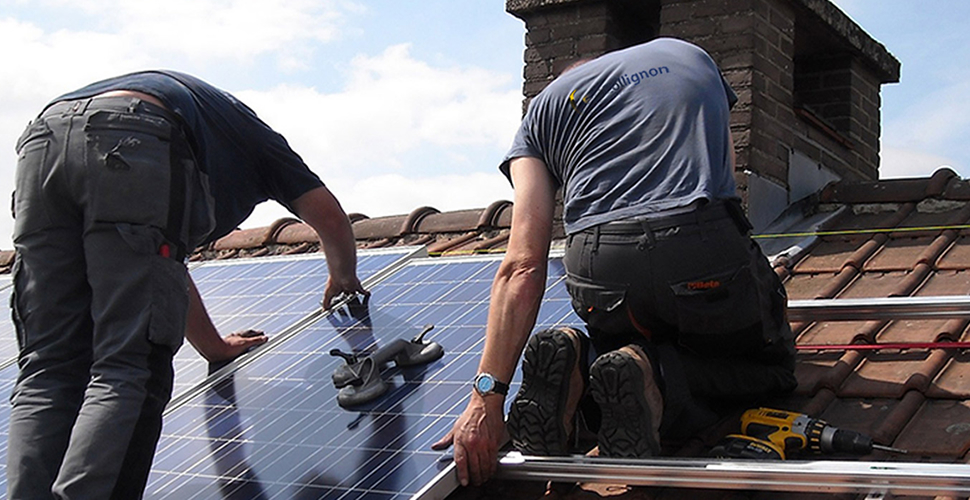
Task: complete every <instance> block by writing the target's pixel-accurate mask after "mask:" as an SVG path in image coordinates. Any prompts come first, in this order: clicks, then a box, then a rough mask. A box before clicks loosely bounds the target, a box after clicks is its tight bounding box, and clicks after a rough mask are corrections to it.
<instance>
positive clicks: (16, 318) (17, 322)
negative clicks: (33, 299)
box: [10, 253, 27, 352]
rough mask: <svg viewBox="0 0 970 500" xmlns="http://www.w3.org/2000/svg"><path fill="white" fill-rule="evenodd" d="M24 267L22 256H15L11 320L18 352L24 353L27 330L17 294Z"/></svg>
mask: <svg viewBox="0 0 970 500" xmlns="http://www.w3.org/2000/svg"><path fill="white" fill-rule="evenodd" d="M22 267H23V265H22V264H21V263H20V254H19V253H18V254H16V255H14V260H13V269H11V274H12V275H13V286H12V287H11V288H10V290H11V291H10V318H11V320H12V321H13V326H14V329H15V330H16V334H17V348H18V352H23V351H24V346H25V345H27V336H26V330H25V329H24V321H23V316H21V314H20V304H18V299H19V297H20V295H19V294H18V293H17V285H18V283H19V282H20V280H22V279H23V278H22V277H21V276H20V273H21V272H22V271H21V269H22Z"/></svg>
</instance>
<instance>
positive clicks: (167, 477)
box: [145, 256, 578, 499]
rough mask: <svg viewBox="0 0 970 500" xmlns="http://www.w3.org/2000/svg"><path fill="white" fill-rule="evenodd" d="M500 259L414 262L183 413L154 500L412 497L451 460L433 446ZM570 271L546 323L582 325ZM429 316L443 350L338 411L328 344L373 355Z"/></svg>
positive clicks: (157, 471) (168, 425) (164, 447)
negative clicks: (377, 394) (569, 291)
mask: <svg viewBox="0 0 970 500" xmlns="http://www.w3.org/2000/svg"><path fill="white" fill-rule="evenodd" d="M499 262H500V258H499V257H495V256H490V257H476V258H463V259H453V258H448V259H419V260H413V261H411V262H408V264H407V265H406V266H404V267H402V268H401V269H399V270H398V271H396V272H394V273H392V274H390V275H389V276H387V277H386V278H384V279H382V280H381V281H380V282H379V283H377V284H375V285H373V286H372V287H371V290H372V296H371V298H370V300H369V302H368V303H367V304H366V307H365V305H363V304H361V305H356V306H354V307H344V308H341V309H339V310H338V311H335V312H334V313H333V314H330V315H327V316H325V317H323V318H321V319H320V320H318V321H316V322H314V323H313V324H311V325H309V326H308V327H307V328H306V329H304V330H302V331H300V332H299V333H297V334H295V335H293V336H292V337H290V338H289V339H287V340H286V341H285V342H282V343H279V344H277V345H275V346H273V347H272V348H271V349H267V350H264V351H263V352H261V353H259V354H257V355H255V356H253V357H252V358H251V360H250V362H249V363H247V364H243V365H241V366H239V367H238V369H236V370H235V371H234V372H232V373H229V374H227V375H225V376H224V378H221V379H219V380H218V381H214V382H215V383H214V384H212V385H210V386H209V387H207V388H206V389H205V390H204V391H202V392H200V393H197V394H195V396H194V397H192V398H191V399H188V400H186V401H184V402H183V404H181V405H179V406H178V407H176V408H173V409H172V410H171V411H170V412H169V413H168V414H167V415H166V418H165V427H164V429H163V435H162V439H161V441H160V442H159V446H158V452H157V454H156V459H155V463H154V466H153V469H152V474H151V477H150V480H149V484H148V487H147V489H146V493H145V497H146V498H149V499H175V498H228V499H234V498H238V499H242V498H246V499H251V498H295V499H309V498H346V499H361V498H366V499H403V498H411V497H412V496H414V495H416V494H419V492H421V491H427V489H428V487H429V485H433V484H434V483H436V482H441V481H446V479H445V478H446V477H447V475H448V473H447V472H443V471H446V469H448V468H449V463H448V462H447V461H443V460H441V458H442V454H441V453H438V452H433V451H431V450H430V446H431V443H433V442H435V441H436V440H437V439H439V438H440V437H441V436H443V435H444V434H445V433H446V432H447V430H448V429H450V427H451V426H452V424H453V422H454V419H455V418H457V417H458V415H459V413H460V412H461V411H462V410H463V409H464V401H465V400H466V398H467V397H468V395H469V391H470V381H471V379H472V378H473V377H474V374H475V371H476V369H477V364H478V358H479V356H480V354H481V349H482V345H483V340H484V337H483V333H484V329H485V322H486V317H487V312H488V311H487V310H488V299H489V290H490V287H491V283H492V279H493V277H494V274H495V271H496V269H497V267H498V265H499ZM563 274H564V273H563V269H562V264H561V263H560V261H559V260H558V259H553V260H551V261H550V271H549V275H548V283H547V292H546V297H545V300H544V301H543V305H542V308H541V310H540V313H539V319H538V325H537V327H538V328H543V327H547V326H552V325H556V324H573V325H576V326H578V325H577V323H576V322H577V319H576V318H575V316H574V315H573V313H572V310H571V307H570V305H569V300H568V297H567V295H566V293H565V287H563V286H562V285H561V283H560V282H561V281H562V279H563ZM428 324H431V325H434V329H433V330H431V332H430V333H428V335H427V337H426V340H433V341H435V342H438V343H440V344H441V345H442V346H444V349H445V355H444V357H443V358H441V359H439V360H437V361H434V362H432V363H430V364H428V365H423V366H417V367H409V368H399V367H396V366H394V365H393V364H391V365H389V367H388V368H387V369H386V370H385V372H384V378H385V380H386V381H387V382H388V383H389V384H390V385H391V388H390V389H389V390H388V392H387V393H386V394H385V395H384V396H383V397H381V398H380V399H378V400H376V401H373V402H371V403H367V404H365V405H362V406H360V407H359V408H353V409H351V410H345V409H342V408H340V407H339V406H338V405H337V401H336V395H337V389H336V388H335V387H334V386H333V383H332V380H331V374H332V373H333V372H334V370H335V369H336V368H337V367H338V366H340V365H341V364H343V362H344V361H343V360H342V359H340V358H337V357H334V356H331V355H330V354H329V351H330V350H331V349H334V348H339V349H341V350H343V351H347V352H357V353H367V352H372V351H373V350H374V349H376V348H378V347H379V346H382V345H387V344H388V343H391V342H392V341H394V340H396V339H399V338H406V339H410V338H411V337H413V336H415V335H417V334H418V333H420V331H421V330H422V329H423V328H424V326H425V325H428ZM519 376H520V375H516V378H515V379H514V380H513V381H512V384H511V385H512V386H513V391H514V390H515V389H516V388H517V386H518V385H519V383H520V381H519ZM449 491H450V490H449Z"/></svg>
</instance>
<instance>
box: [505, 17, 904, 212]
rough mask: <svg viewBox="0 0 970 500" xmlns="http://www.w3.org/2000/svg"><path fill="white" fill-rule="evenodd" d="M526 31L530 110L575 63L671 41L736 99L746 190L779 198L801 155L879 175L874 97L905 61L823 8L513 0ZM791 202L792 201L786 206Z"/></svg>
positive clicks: (735, 128)
mask: <svg viewBox="0 0 970 500" xmlns="http://www.w3.org/2000/svg"><path fill="white" fill-rule="evenodd" d="M506 9H507V10H508V12H510V13H511V14H513V15H515V16H516V17H518V18H520V19H522V20H523V21H524V22H525V25H526V31H527V34H526V48H525V70H524V79H525V82H524V84H523V93H524V95H525V98H526V102H528V100H529V99H530V98H532V97H533V96H535V95H536V94H538V93H539V92H540V91H541V90H542V89H543V88H545V86H546V85H547V84H548V83H549V82H550V81H552V79H553V78H554V77H555V76H556V75H558V74H559V72H561V70H562V69H563V68H564V67H566V66H567V65H568V64H569V63H571V62H572V61H575V60H577V59H579V58H583V57H595V56H598V55H601V54H603V53H606V52H609V51H611V50H616V49H619V48H624V47H629V46H631V45H635V44H637V43H641V42H644V41H647V40H650V39H652V38H655V37H657V36H672V37H677V38H682V39H685V40H688V41H690V42H693V43H695V44H697V45H699V46H701V47H703V48H704V49H705V50H707V51H708V52H709V53H710V54H711V56H712V57H713V58H714V60H715V61H717V63H718V64H719V66H720V67H721V70H722V71H723V73H724V75H725V78H726V79H727V80H728V82H729V83H730V84H731V86H732V87H733V88H734V90H735V91H736V92H737V94H738V97H739V101H738V103H737V104H736V105H735V107H734V109H733V110H732V116H731V130H732V134H733V136H734V140H735V148H736V151H737V160H738V161H737V170H736V172H735V174H736V175H735V177H736V179H737V181H738V187H739V192H740V193H741V195H742V198H744V199H745V201H747V196H748V195H749V190H748V184H749V180H750V179H749V177H750V175H755V176H757V177H759V178H760V179H765V180H767V181H769V182H771V183H773V184H775V185H777V186H780V187H781V188H783V189H787V188H788V187H789V186H788V182H789V178H790V175H789V168H790V165H791V163H790V161H791V160H790V159H791V155H792V154H793V151H798V152H800V153H801V154H802V155H804V156H805V157H808V158H810V159H811V160H812V161H814V162H815V163H817V164H818V165H819V166H821V167H824V168H826V169H828V170H830V171H832V172H834V173H835V174H836V175H837V176H839V177H841V178H845V179H850V180H872V179H876V178H878V175H879V170H878V168H879V134H880V125H879V124H880V117H879V107H880V98H879V89H880V85H881V84H883V83H889V82H897V81H898V80H899V62H898V61H897V60H896V59H895V58H893V57H892V55H891V54H889V53H888V52H887V51H886V49H885V47H883V46H882V45H880V44H879V43H878V42H876V41H874V40H872V39H871V38H870V37H869V36H868V35H867V34H866V33H865V32H864V31H862V29H861V28H859V27H858V25H856V24H855V23H854V22H852V21H851V20H850V19H849V18H848V17H847V16H845V14H844V13H842V12H841V11H840V10H839V9H838V8H837V7H835V6H834V5H833V4H832V3H831V2H829V1H828V0H641V1H635V0H507V2H506ZM789 201H795V200H789Z"/></svg>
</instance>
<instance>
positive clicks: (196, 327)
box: [185, 276, 269, 362]
mask: <svg viewBox="0 0 970 500" xmlns="http://www.w3.org/2000/svg"><path fill="white" fill-rule="evenodd" d="M185 338H186V339H187V340H188V341H189V343H190V344H192V347H194V348H195V350H196V351H198V352H199V354H201V355H202V357H203V358H205V359H206V360H208V361H210V362H215V361H225V360H229V359H233V358H235V357H236V356H239V355H240V354H242V353H244V352H246V351H247V350H248V349H250V348H252V347H255V346H257V345H260V344H264V343H266V341H267V340H269V339H268V338H267V337H266V335H265V334H264V333H263V332H260V331H256V330H246V331H242V332H235V333H232V334H230V335H227V336H226V337H222V336H221V335H219V331H218V330H216V327H215V325H213V324H212V319H211V318H210V317H209V313H208V312H207V311H206V309H205V305H204V304H203V303H202V297H201V296H200V295H199V290H198V288H196V286H195V282H194V281H192V277H191V276H190V277H189V311H188V317H187V320H186V323H185Z"/></svg>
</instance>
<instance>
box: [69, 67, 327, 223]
mask: <svg viewBox="0 0 970 500" xmlns="http://www.w3.org/2000/svg"><path fill="white" fill-rule="evenodd" d="M110 90H133V91H138V92H143V93H145V94H149V95H152V96H155V97H157V98H158V99H159V100H160V101H162V103H164V104H165V107H167V108H168V109H169V110H170V111H172V112H174V113H175V114H176V115H178V116H179V117H180V118H181V119H182V121H183V124H182V125H183V127H184V130H185V132H186V134H187V135H188V139H189V141H190V142H191V143H192V148H193V152H194V153H195V157H196V160H197V161H198V163H199V168H200V169H201V170H202V171H203V172H205V173H206V174H208V176H209V190H210V193H211V195H212V198H213V199H214V200H215V210H214V211H215V221H216V226H215V229H214V230H213V231H212V232H211V233H210V234H209V237H208V240H207V241H214V240H216V239H218V238H221V237H222V236H225V235H226V234H229V232H231V231H232V230H233V229H235V228H236V227H237V226H238V225H239V224H240V223H241V222H242V221H244V220H245V219H246V218H247V217H249V214H251V213H252V211H253V208H255V206H256V205H258V204H259V203H262V202H264V201H266V200H268V199H272V200H275V201H277V202H279V203H280V204H282V205H283V206H285V207H286V208H287V209H289V210H290V211H291V212H293V207H292V206H291V202H292V201H293V200H295V199H296V198H298V197H300V195H302V194H304V193H306V192H307V191H310V190H311V189H314V188H317V187H319V186H323V182H321V181H320V178H319V177H317V175H316V174H314V173H313V172H312V171H310V169H309V168H308V167H307V165H306V164H305V163H304V162H303V160H302V159H301V158H300V156H299V155H297V154H296V153H295V152H294V151H293V150H292V149H291V148H290V146H289V144H287V142H286V139H284V138H283V136H282V135H280V134H278V133H277V132H275V131H273V129H271V128H270V127H269V125H266V124H265V123H263V121H262V120H260V119H259V118H258V117H257V116H256V113H255V112H253V110H251V109H249V107H247V106H246V105H245V104H243V103H242V102H240V101H239V100H238V99H236V98H235V97H233V96H232V95H231V94H229V93H228V92H225V91H223V90H220V89H218V88H215V87H213V86H212V85H209V84H208V83H206V82H204V81H202V80H199V79H198V78H195V77H193V76H190V75H186V74H183V73H178V72H175V71H144V72H138V73H132V74H128V75H123V76H119V77H115V78H110V79H107V80H102V81H100V82H96V83H92V84H91V85H88V86H86V87H84V88H81V89H79V90H76V91H74V92H71V93H68V94H65V95H62V96H60V97H58V98H57V99H55V100H54V101H52V102H57V101H64V100H71V99H82V98H85V97H91V96H95V95H98V94H101V93H103V92H107V91H110Z"/></svg>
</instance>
